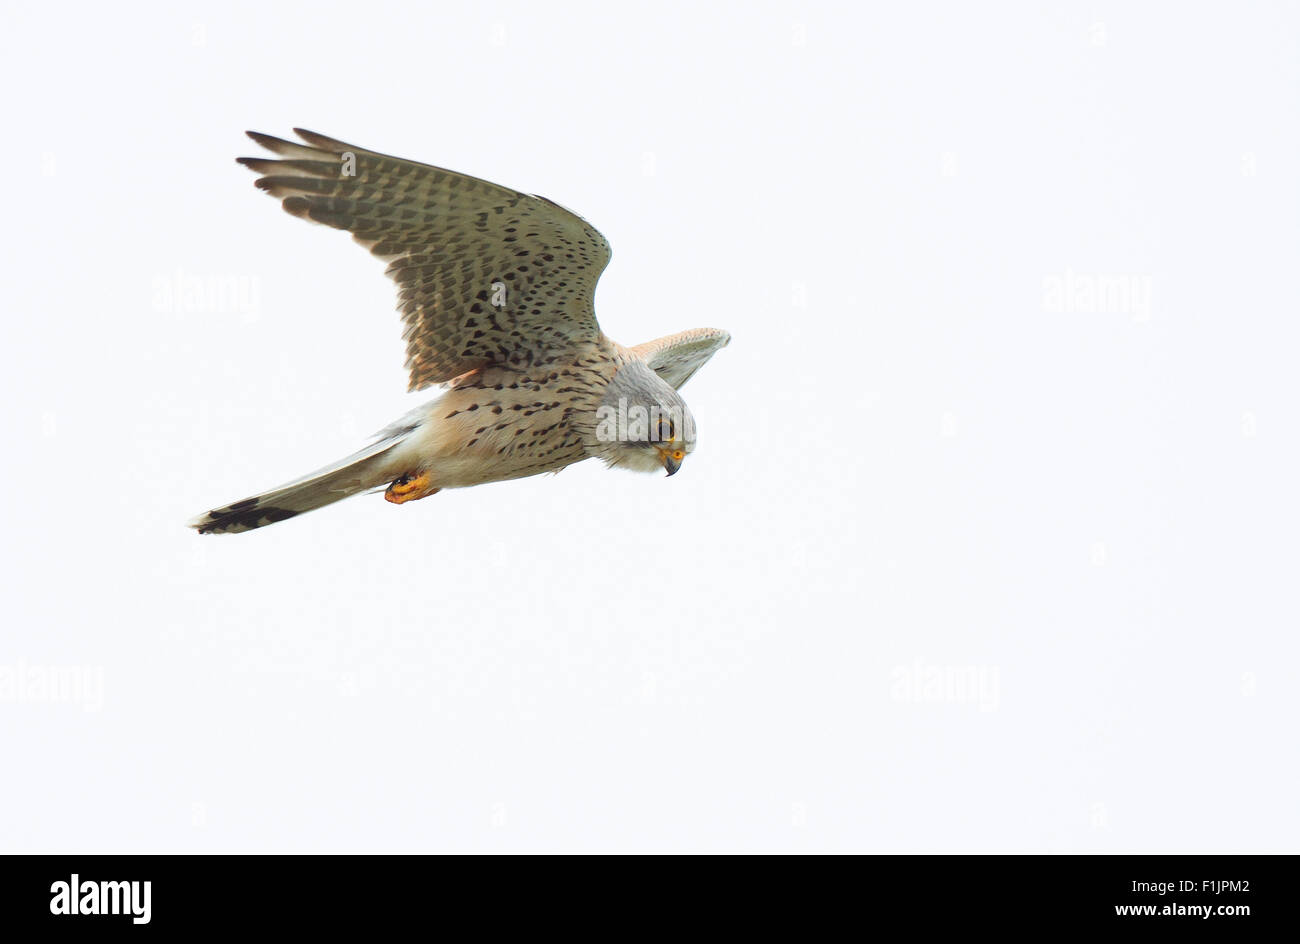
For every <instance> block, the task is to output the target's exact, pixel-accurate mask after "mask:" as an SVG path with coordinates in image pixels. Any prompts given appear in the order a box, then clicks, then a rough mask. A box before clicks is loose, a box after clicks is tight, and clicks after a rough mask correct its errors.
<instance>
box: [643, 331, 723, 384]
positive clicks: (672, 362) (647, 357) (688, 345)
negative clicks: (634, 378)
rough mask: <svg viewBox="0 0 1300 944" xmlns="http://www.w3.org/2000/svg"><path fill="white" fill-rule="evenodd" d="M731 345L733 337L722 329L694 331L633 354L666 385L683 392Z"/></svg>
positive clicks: (658, 341)
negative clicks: (703, 368)
mask: <svg viewBox="0 0 1300 944" xmlns="http://www.w3.org/2000/svg"><path fill="white" fill-rule="evenodd" d="M729 341H731V335H730V334H728V333H727V332H726V331H722V330H721V329H719V328H693V329H692V330H690V331H681V332H679V333H677V334H670V335H668V337H666V338H658V339H656V340H654V341H647V342H646V343H645V344H638V345H637V346H636V347H634V348H632V349H631V350H632V353H633V354H635V355H636V356H637V357H640V358H641V359H642V360H644V361H645V362H646V363H647V364H649V365H650V368H651V369H652V370H653V371H654V372H655V373H656V374H658V375H659V376H660V377H662V378H663V379H664V382H665V383H669V384H672V386H674V387H677V388H680V387H681V386H682V385H683V384H684V383H686V381H688V380H690V379H691V377H692V376H693V375H694V374H695V372H696V371H697V370H699V369H700V368H701V367H703V366H704V365H705V363H706V362H707V361H708V359H709V358H710V357H712V356H713V355H714V354H716V353H717V352H718V351H720V350H722V348H724V347H726V346H727V343H728V342H729Z"/></svg>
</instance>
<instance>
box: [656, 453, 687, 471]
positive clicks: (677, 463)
mask: <svg viewBox="0 0 1300 944" xmlns="http://www.w3.org/2000/svg"><path fill="white" fill-rule="evenodd" d="M659 455H660V457H661V458H662V459H663V460H664V468H665V469H667V470H668V474H669V475H674V474H676V472H677V470H678V469H680V468H681V467H682V460H683V459H685V458H686V453H685V451H683V450H682V449H681V447H679V446H670V447H669V448H667V449H660V450H659Z"/></svg>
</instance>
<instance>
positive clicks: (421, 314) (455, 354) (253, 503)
mask: <svg viewBox="0 0 1300 944" xmlns="http://www.w3.org/2000/svg"><path fill="white" fill-rule="evenodd" d="M294 131H295V133H296V134H297V135H298V137H299V138H301V139H302V141H303V142H304V143H301V144H299V143H296V142H292V141H285V140H282V139H280V138H275V137H271V136H270V135H265V134H259V133H257V132H254V131H250V132H248V136H249V137H250V138H252V139H253V140H254V141H256V142H257V143H258V144H260V145H262V146H263V147H264V148H266V149H267V150H268V151H271V152H272V153H273V154H275V155H277V156H278V159H272V158H260V157H241V158H239V163H241V164H243V165H244V166H246V167H249V168H251V169H252V170H254V171H256V172H257V173H258V174H259V175H261V176H259V177H258V179H257V186H258V187H260V188H261V189H262V190H265V191H266V192H267V193H269V194H271V195H272V196H273V197H276V198H278V199H279V200H280V201H281V203H282V205H283V206H284V208H285V210H287V211H288V212H289V213H291V214H293V215H294V216H297V217H301V218H303V219H305V220H309V221H311V222H314V223H324V224H325V225H326V226H332V227H334V228H335V229H342V230H347V231H348V232H350V233H351V234H352V237H353V239H355V240H356V241H357V242H359V243H361V245H363V246H365V247H366V248H367V249H369V250H370V251H371V253H373V254H374V255H376V256H378V257H379V258H380V259H382V260H383V261H384V262H385V263H387V266H388V268H387V270H386V271H387V274H388V276H389V277H390V278H391V279H392V280H393V281H394V282H396V283H397V296H398V307H399V310H400V311H401V313H402V321H403V325H404V329H405V330H404V332H403V337H404V338H405V340H406V366H407V368H408V369H409V370H410V385H409V389H411V390H422V389H424V388H426V387H431V386H434V385H442V386H443V387H444V388H445V389H444V392H443V393H442V395H441V396H440V397H438V398H437V399H436V400H433V401H431V402H429V403H427V404H425V405H423V406H421V407H418V408H416V409H415V410H413V411H411V412H410V413H408V414H406V415H405V416H403V417H402V418H401V419H399V420H397V421H396V422H394V423H392V424H390V425H389V426H388V427H386V428H385V429H383V430H382V431H380V433H378V435H377V436H376V438H375V441H374V442H372V443H371V444H370V445H368V446H366V447H365V448H363V449H361V450H360V451H359V452H356V453H354V454H352V455H350V456H348V457H347V458H345V459H342V460H340V461H338V462H336V463H334V464H333V465H329V466H326V467H325V468H323V469H320V470H318V471H316V472H313V473H311V474H310V475H306V476H303V477H302V478H300V479H296V480H294V481H292V482H289V483H288V484H286V485H282V486H280V487H279V488H276V489H272V490H271V491H269V492H266V493H264V494H262V495H257V496H255V497H252V498H245V499H243V500H242V501H237V502H233V503H232V504H229V505H224V506H222V507H220V508H214V509H212V510H211V511H208V512H205V513H203V514H201V515H199V516H198V517H196V518H195V519H194V520H192V521H191V522H190V523H189V524H190V527H192V528H195V529H196V530H198V531H199V533H201V534H227V533H236V532H240V531H249V530H252V529H253V528H260V527H262V526H264V525H268V524H273V523H275V522H277V521H284V520H285V519H287V518H292V517H294V516H295V515H300V514H302V513H303V512H305V511H313V510H315V509H317V508H321V507H323V506H325V505H329V504H331V503H333V502H336V501H339V500H340V499H343V498H347V497H348V496H349V495H355V494H357V493H359V492H364V491H370V490H377V489H379V488H383V489H384V497H385V498H386V499H388V500H389V501H390V502H394V503H396V504H402V503H404V502H409V501H414V500H416V499H419V498H425V497H427V496H429V495H433V494H435V493H437V492H438V491H440V490H441V489H444V488H466V487H468V486H472V485H482V484H483V483H485V482H499V481H503V480H505V479H517V478H523V477H525V476H529V475H537V474H538V473H541V472H558V471H559V470H560V469H562V468H564V467H565V466H567V465H572V464H573V463H575V462H580V461H582V460H583V459H587V458H590V457H593V456H594V457H596V458H599V459H602V460H604V461H605V463H606V464H608V465H610V466H618V467H622V468H627V469H632V470H635V471H644V472H654V471H657V470H659V469H665V470H666V471H667V473H668V474H669V475H672V474H673V473H675V472H676V471H677V470H678V469H679V468H680V467H681V465H682V462H683V460H684V459H685V458H686V457H687V456H688V455H690V453H691V451H692V450H693V449H694V447H695V421H694V418H693V417H692V416H691V413H690V410H688V409H687V407H686V403H685V402H684V401H683V400H682V398H681V396H680V394H679V393H678V389H679V388H680V387H681V386H682V385H683V384H684V383H686V381H687V380H689V379H690V378H691V376H692V375H694V373H695V372H696V371H697V370H699V369H700V367H701V366H703V364H704V363H705V362H706V361H707V360H708V359H709V358H710V357H712V356H713V354H714V353H715V352H716V351H717V350H719V349H720V348H722V347H725V346H726V345H727V342H728V341H730V340H731V335H729V334H728V333H727V332H726V331H721V330H717V329H714V328H696V329H694V330H690V331H682V332H680V333H679V334H672V335H668V336H667V337H663V338H659V339H658V340H655V341H647V342H646V343H644V344H638V345H636V346H635V347H624V346H623V345H621V344H619V343H618V342H616V341H612V340H610V339H609V338H607V337H606V336H605V335H604V333H603V332H602V331H601V329H600V325H599V324H597V322H596V314H595V311H594V305H593V296H594V295H595V291H596V280H597V279H599V278H600V273H601V272H602V271H603V270H604V268H605V266H606V264H607V263H608V262H609V257H610V250H609V243H607V242H606V241H605V237H604V236H602V235H601V234H600V233H598V232H597V231H596V230H595V229H593V228H592V227H591V225H590V224H589V223H587V222H586V221H585V220H583V219H582V218H581V217H579V216H577V215H576V214H575V213H572V212H570V211H569V210H566V209H565V208H564V207H562V206H560V205H559V204H557V203H553V202H551V201H550V200H547V199H545V198H543V197H535V196H530V195H528V194H525V193H519V192H518V191H515V190H511V189H510V188H508V187H501V186H498V185H496V184H492V183H488V182H487V181H485V180H478V179H476V178H474V177H467V176H465V175H464V174H458V173H455V172H454V171H449V170H443V169H441V168H438V167H431V166H429V165H427V164H417V163H415V162H414V161H407V160H403V159H401V158H397V157H390V156H388V155H386V154H379V153H377V152H375V151H367V150H365V149H364V148H359V147H353V146H352V145H350V144H344V143H343V142H342V141H336V140H334V139H333V138H327V137H325V136H324V135H320V134H316V133H314V132H311V131H304V130H302V129H301V128H296V129H294Z"/></svg>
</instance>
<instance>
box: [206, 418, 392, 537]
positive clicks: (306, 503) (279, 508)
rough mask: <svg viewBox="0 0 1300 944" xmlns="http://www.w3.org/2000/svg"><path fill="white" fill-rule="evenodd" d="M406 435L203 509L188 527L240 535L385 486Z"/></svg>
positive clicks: (207, 531) (388, 437)
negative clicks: (250, 494)
mask: <svg viewBox="0 0 1300 944" xmlns="http://www.w3.org/2000/svg"><path fill="white" fill-rule="evenodd" d="M385 432H386V433H387V432H389V431H385ZM407 433H409V430H401V431H400V432H399V431H394V434H390V435H387V436H386V437H385V438H381V439H380V440H379V441H378V442H375V443H373V444H372V445H370V446H367V447H366V448H365V449H362V450H361V451H360V452H355V453H353V454H352V455H350V456H348V457H347V458H346V459H340V460H339V461H338V462H336V463H334V464H333V465H328V466H326V467H325V468H323V469H318V470H316V471H315V472H313V473H311V474H310V475H305V476H303V477H302V478H300V479H296V480H294V481H292V482H288V483H286V484H285V485H281V486H280V487H279V488H275V489H272V490H271V491H269V492H266V493H264V494H262V495H256V496H254V497H252V498H245V499H243V500H242V501H237V502H234V503H233V504H230V505H226V506H224V507H222V508H214V509H212V510H211V511H205V512H204V513H203V514H201V515H199V516H198V517H196V518H194V519H193V520H192V521H190V522H189V526H190V527H191V528H194V529H195V530H197V531H198V532H199V534H237V533H239V532H240V531H251V530H253V529H254V528H261V527H263V526H265V525H268V524H275V522H277V521H284V520H285V519H286V518H292V517H294V516H295V515H300V514H302V513H303V512H304V511H315V510H316V509H317V508H323V507H325V506H326V505H330V504H333V503H334V502H336V501H340V500H341V499H344V498H347V497H348V496H349V495H355V494H357V493H358V492H364V491H366V490H367V489H371V488H376V487H377V486H380V485H384V484H385V483H387V482H388V481H389V480H390V479H392V478H393V475H394V472H393V469H394V467H395V465H394V461H393V459H394V457H393V455H392V452H393V449H394V447H395V446H397V445H398V444H400V443H401V442H402V440H403V439H405V438H406V434H407Z"/></svg>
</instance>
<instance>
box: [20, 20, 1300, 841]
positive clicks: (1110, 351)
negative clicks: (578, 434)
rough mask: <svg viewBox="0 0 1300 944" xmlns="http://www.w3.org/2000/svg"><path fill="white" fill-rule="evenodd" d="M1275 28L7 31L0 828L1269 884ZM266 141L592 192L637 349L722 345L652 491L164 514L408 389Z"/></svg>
mask: <svg viewBox="0 0 1300 944" xmlns="http://www.w3.org/2000/svg"><path fill="white" fill-rule="evenodd" d="M1298 36H1300V15H1298V14H1297V10H1296V7H1295V6H1294V5H1293V4H1286V3H1278V4H1262V3H1251V4H1227V3H1224V4H1184V3H1151V4H1130V3H1110V2H1102V3H1074V4H1057V5H1052V4H1039V3H1021V4H1000V5H994V6H989V5H986V4H979V5H976V4H898V3H881V4H872V5H869V6H867V7H865V8H859V7H857V5H853V6H851V5H849V4H845V5H844V6H843V7H835V6H831V5H826V4H805V3H771V4H763V5H754V4H735V5H720V4H714V5H705V6H700V5H697V4H682V5H673V4H665V3H656V4H652V5H647V6H646V7H644V8H642V9H640V10H639V11H634V10H632V9H631V8H626V7H624V6H623V5H621V4H604V3H598V4H590V5H573V6H569V7H566V8H564V9H563V10H561V8H559V7H557V6H555V5H553V4H544V5H537V4H524V3H519V4H511V3H491V4H485V5H481V4H464V5H446V4H440V3H434V4H418V5H417V4H410V5H409V6H402V5H392V6H388V5H383V4H370V3H366V4H360V5H359V4H356V3H344V4H339V5H338V6H337V7H335V8H333V9H331V8H330V7H329V6H328V5H327V4H324V3H315V4H310V5H303V6H299V7H292V8H291V7H288V6H285V5H280V4H268V3H256V4H235V5H231V4H219V5H200V6H188V7H186V6H184V5H177V4H166V5H162V4H159V5H156V6H148V7H145V6H135V7H132V6H126V7H122V6H119V5H108V6H104V7H102V8H97V9H93V10H92V9H91V8H89V7H82V8H78V9H76V10H75V12H74V11H72V10H59V9H56V8H54V7H49V6H44V5H41V4H17V3H7V4H6V8H5V12H4V22H3V25H2V27H0V78H3V83H4V88H5V119H4V130H3V136H4V155H5V166H6V168H7V169H8V171H9V175H8V178H7V184H8V185H7V186H6V187H5V188H4V200H3V208H4V215H3V220H4V226H3V235H2V236H0V240H3V246H2V247H0V248H2V250H3V253H2V255H3V259H4V260H5V262H4V267H5V271H4V290H3V294H4V309H5V313H4V319H5V320H4V324H5V326H6V329H5V340H4V344H3V350H2V351H0V421H2V422H3V429H4V431H5V437H6V447H5V455H4V463H3V472H2V473H0V474H2V475H3V481H4V485H5V487H6V494H7V499H6V501H5V503H4V508H3V511H0V531H2V533H3V576H2V577H0V579H2V580H3V582H4V627H3V631H2V633H0V756H2V757H3V758H4V760H3V768H4V774H3V777H2V778H0V848H3V849H4V850H6V851H13V850H32V851H37V850H39V851H76V852H82V851H143V850H150V851H166V850H179V851H205V850H467V851H469V850H892V851H967V850H993V851H1010V850H1025V851H1030V850H1035V851H1085V852H1112V851H1230V850H1233V851H1269V850H1272V851H1281V850H1287V851H1292V852H1294V851H1296V849H1297V845H1298V840H1300V813H1298V812H1297V802H1296V796H1297V795H1298V794H1300V768H1298V765H1297V756H1296V746H1297V745H1296V742H1297V735H1296V720H1297V708H1298V707H1300V704H1298V702H1300V698H1298V696H1297V690H1298V682H1300V678H1298V677H1297V676H1298V675H1300V672H1298V670H1297V655H1298V653H1297V644H1296V629H1297V612H1296V610H1297V608H1296V605H1295V583H1296V572H1297V564H1298V563H1300V561H1298V560H1297V557H1298V554H1297V542H1296V534H1297V525H1298V524H1300V522H1298V521H1297V503H1296V488H1297V486H1296V482H1297V473H1298V471H1300V470H1298V469H1297V461H1296V460H1297V405H1300V398H1298V396H1297V395H1298V394H1300V384H1298V383H1297V380H1296V371H1295V362H1296V358H1297V340H1300V338H1298V336H1297V334H1298V333H1297V331H1296V327H1295V319H1296V315H1297V312H1300V306H1298V305H1297V302H1298V301H1300V299H1298V297H1297V296H1298V295H1300V280H1297V275H1296V264H1297V261H1298V260H1300V257H1298V255H1297V251H1298V250H1300V188H1298V184H1300V147H1298V145H1300V139H1298V135H1297V122H1296V115H1297V106H1298V105H1300V42H1298V39H1297V37H1298ZM294 125H301V126H304V127H307V128H311V129H313V130H317V131H321V132H323V133H326V134H330V135H335V136H337V137H340V138H343V139H344V140H347V141H352V142H354V143H356V144H358V145H361V146H363V147H367V148H371V149H375V150H380V151H385V152H388V153H395V154H398V155H402V156H405V157H411V158H414V159H418V160H423V161H427V162H431V163H436V164H440V165H443V166H446V167H451V168H454V169H457V170H463V171H465V172H468V173H472V174H474V175H476V176H480V177H485V178H487V179H489V180H495V181H499V182H502V183H505V184H508V185H511V186H515V187H518V188H520V189H524V190H527V191H530V192H535V193H540V194H544V195H546V196H549V197H551V198H552V199H555V200H557V201H559V202H561V203H563V204H565V205H566V206H570V207H573V208H574V209H575V210H577V211H578V212H579V213H581V214H582V215H583V216H585V217H586V218H587V219H589V220H591V221H592V222H593V223H594V224H595V225H596V226H598V227H599V228H600V229H601V230H602V231H603V232H604V233H605V234H606V236H607V237H608V238H609V240H610V242H611V243H612V244H613V246H614V261H613V262H612V264H611V265H610V267H609V269H608V270H607V272H606V274H605V277H604V278H603V280H602V281H601V283H600V290H599V293H598V296H597V310H598V312H599V315H600V318H601V321H602V324H603V326H604V328H605V329H606V331H608V333H609V334H610V335H611V336H613V337H614V338H616V339H618V340H620V341H623V342H624V343H628V344H631V343H636V342H640V341H643V340H647V339H650V338H653V337H657V336H659V335H663V334H667V333H669V332H672V331H677V330H680V329H683V328H688V327H695V326H699V325H716V326H719V327H725V328H728V329H729V330H730V331H731V332H732V333H733V335H734V341H733V342H732V344H731V346H730V347H729V348H728V349H726V350H724V351H722V352H721V353H720V354H718V356H716V357H715V358H714V360H713V361H712V362H711V363H710V364H709V365H708V367H707V368H706V369H705V370H703V371H701V372H700V373H699V374H698V375H697V376H696V377H695V379H693V380H692V381H691V383H690V384H689V385H688V386H687V387H686V388H685V393H686V396H687V400H688V402H689V403H690V404H691V406H692V409H693V411H694V413H695V415H696V417H697V419H698V421H699V427H700V436H701V439H700V444H699V448H698V449H697V450H696V452H695V454H694V455H693V456H692V457H691V459H690V460H689V461H688V462H687V463H686V465H685V467H684V468H683V471H682V472H681V473H680V474H679V475H677V476H676V477H674V478H673V479H671V480H669V479H667V478H665V477H663V476H654V477H651V476H638V475H634V474H630V473H626V472H611V471H608V470H606V469H604V468H603V467H602V466H600V465H599V464H597V463H595V462H589V463H583V464H580V465H578V466H575V467H573V468H571V469H568V470H566V471H564V472H563V473H562V474H560V475H558V476H543V477H539V478H535V479H530V480H524V481H519V482H512V483H505V484H499V485H491V486H485V487H481V488H476V489H471V490H465V491H460V492H444V493H442V494H440V495H438V496H437V497H436V498H432V499H429V500H427V501H422V502H418V503H414V504H410V505H405V506H401V507H398V506H393V505H389V504H387V503H385V502H384V501H383V500H382V499H381V498H379V497H378V496H370V497H366V498H357V499H352V500H350V501H347V502H344V503H342V504H339V505H336V506H333V507H331V508H328V509H326V510H323V511H320V512H316V513H314V514H311V515H308V516H304V517H302V518H298V519H295V520H293V521H289V522H286V523H284V524H280V525H276V526H274V527H270V528H266V529H264V530H261V531H258V532H255V533H251V534H245V535H239V536H230V537H210V538H209V537H204V538H200V537H199V536H197V535H196V534H194V533H193V532H191V531H189V530H187V529H185V528H184V527H183V523H184V522H185V521H186V520H187V519H188V518H189V517H191V516H192V515H193V514H195V513H197V512H199V511H201V510H204V509H206V508H209V507H212V506H213V505H215V504H218V503H224V502H228V501H230V500H234V499H237V498H241V497H243V496H245V495H248V494H252V493H254V492H256V491H258V490H261V489H263V488H266V487H270V486H273V485H276V484H278V483H279V482H281V481H283V480H286V479H289V478H293V477H296V476H297V475H298V474H300V473H302V472H305V471H308V470H310V469H312V468H315V467H317V466H320V465H322V464H324V463H326V462H327V461H329V460H332V459H334V458H336V457H338V456H340V455H342V454H345V453H347V452H350V451H352V450H353V449H354V448H356V447H357V446H359V445H361V444H362V442H364V441H365V439H366V436H367V434H369V433H370V432H371V431H372V430H375V429H377V428H379V427H380V426H382V425H384V424H385V423H386V422H388V421H389V420H391V419H393V418H394V417H396V416H397V415H398V414H400V413H402V412H403V411H404V410H406V409H409V408H410V407H411V406H413V405H415V404H416V403H418V402H421V401H422V400H424V399H427V398H428V396H429V395H428V394H427V393H426V394H417V395H407V394H404V393H403V391H404V389H405V376H404V372H403V370H402V366H401V365H402V360H403V346H402V342H401V341H400V327H399V323H398V318H397V315H396V314H395V313H394V299H393V292H392V288H391V286H390V285H389V284H388V282H387V281H386V280H385V279H384V278H383V276H382V274H381V272H382V266H381V264H380V263H378V262H377V261H376V260H374V259H372V258H370V257H368V256H367V254H366V253H365V252H364V251H362V250H361V249H359V248H358V247H356V246H355V245H354V244H352V242H351V241H350V240H349V239H348V238H347V237H346V236H345V235H344V234H341V233H337V232H334V231H331V230H328V229H325V228H322V227H311V226H307V225H305V224H303V223H302V222H300V221H298V220H294V219H292V218H291V217H289V216H288V215H286V214H285V213H283V212H282V211H281V210H280V209H279V207H278V206H277V205H276V203H275V202H274V201H273V200H271V199H269V198H268V197H266V196H265V195H264V194H261V193H259V192H258V191H256V190H255V189H254V187H253V186H252V182H253V176H252V175H251V174H250V173H249V172H248V171H246V170H244V169H242V168H240V167H238V166H236V165H235V163H234V162H233V158H234V157H236V156H237V155H241V154H254V153H257V150H258V149H257V148H256V146H255V145H253V144H252V142H250V141H248V140H247V139H245V138H244V137H243V135H242V133H241V132H242V130H243V129H244V128H254V129H257V130H262V131H266V132H270V133H275V134H281V135H287V134H288V133H289V129H290V128H291V127H292V126H294ZM194 286H198V287H199V288H200V289H201V290H202V291H200V292H199V293H198V294H197V295H195V294H193V291H192V289H193V287H194ZM221 286H227V287H229V286H235V287H236V288H237V291H235V292H234V293H233V294H231V293H229V292H228V293H227V294H226V295H224V296H222V295H217V294H213V291H215V289H216V288H219V287H221ZM1102 287H1105V288H1106V292H1105V293H1104V294H1102V295H1098V294H1096V290H1097V289H1099V288H1102ZM178 288H179V292H178V291H177V289H178ZM205 293H206V294H205ZM72 670H76V671H75V672H72ZM60 680H63V681H69V680H71V681H76V682H78V685H77V686H76V687H72V688H66V689H61V688H59V682H60Z"/></svg>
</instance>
